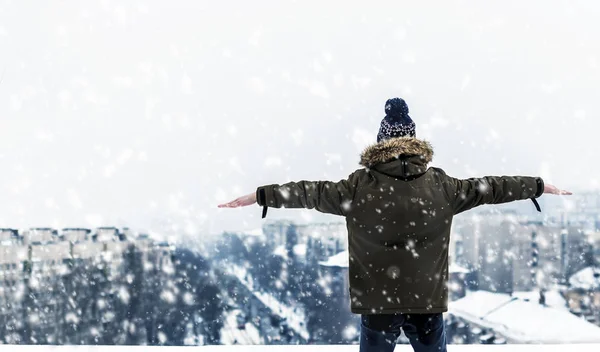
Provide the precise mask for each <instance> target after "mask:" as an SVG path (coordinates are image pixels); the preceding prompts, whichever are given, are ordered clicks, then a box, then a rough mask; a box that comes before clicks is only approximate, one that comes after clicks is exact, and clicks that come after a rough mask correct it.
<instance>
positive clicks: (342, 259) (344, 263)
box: [319, 251, 350, 268]
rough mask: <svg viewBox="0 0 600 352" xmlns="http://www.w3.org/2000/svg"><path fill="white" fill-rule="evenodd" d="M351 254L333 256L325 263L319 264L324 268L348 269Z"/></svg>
mask: <svg viewBox="0 0 600 352" xmlns="http://www.w3.org/2000/svg"><path fill="white" fill-rule="evenodd" d="M349 255H350V254H349V253H348V251H343V252H339V253H338V254H336V255H333V256H331V257H329V258H327V260H326V261H324V262H319V264H320V265H323V266H336V267H341V268H347V267H348V265H349V259H350V258H349Z"/></svg>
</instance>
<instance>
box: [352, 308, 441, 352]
mask: <svg viewBox="0 0 600 352" xmlns="http://www.w3.org/2000/svg"><path fill="white" fill-rule="evenodd" d="M401 328H402V330H404V334H405V335H406V337H407V338H408V340H409V341H410V344H411V345H412V347H413V349H414V350H415V352H446V329H445V327H444V317H443V315H442V314H441V313H439V314H368V315H362V316H361V324H360V352H392V351H393V350H394V347H396V340H397V339H398V337H400V334H401V332H400V329H401Z"/></svg>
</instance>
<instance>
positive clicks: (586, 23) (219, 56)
mask: <svg viewBox="0 0 600 352" xmlns="http://www.w3.org/2000/svg"><path fill="white" fill-rule="evenodd" d="M598 18H600V3H598V2H595V1H551V2H550V1H527V2H523V1H486V2H481V1H435V2H434V1H419V2H417V1H388V2H382V1H380V2H377V1H372V2H368V3H367V2H361V5H360V6H359V5H351V4H349V2H347V1H326V2H325V1H259V0H253V1H242V0H239V1H193V0H188V1H163V0H151V1H75V0H72V1H67V0H65V1H60V2H59V1H51V2H45V1H34V0H14V1H7V0H0V77H1V78H0V79H1V80H2V81H1V82H0V162H1V165H2V166H1V170H0V190H1V193H0V194H1V198H0V226H8V227H28V226H98V225H130V226H133V227H137V228H152V227H153V228H157V227H158V226H160V224H164V223H165V222H167V221H172V222H174V223H175V224H177V226H179V227H180V228H181V229H182V230H181V231H186V232H187V233H197V232H202V233H206V232H212V233H214V232H218V231H221V230H224V229H234V230H239V229H245V228H255V227H259V226H260V224H261V220H260V210H259V209H258V207H256V208H254V207H252V208H250V209H248V208H246V209H236V210H231V209H226V210H217V209H216V206H217V204H218V203H219V202H222V201H226V200H229V198H233V197H236V196H238V195H242V194H245V193H249V192H252V191H254V190H255V189H256V186H258V185H262V184H270V183H282V182H286V181H288V180H300V179H315V180H316V179H332V180H339V179H341V178H344V177H346V176H347V175H348V174H349V173H351V172H352V171H354V170H355V169H356V168H357V167H358V165H357V162H358V154H359V153H360V151H361V150H362V149H363V148H364V147H365V146H366V145H368V144H369V143H372V142H374V141H375V137H376V133H377V130H378V127H379V122H380V120H381V118H382V117H383V116H384V108H383V107H384V103H385V100H386V99H388V98H390V97H394V96H401V97H403V98H405V99H406V101H407V102H408V104H409V107H410V112H411V116H412V117H413V119H414V120H415V122H416V124H417V134H418V136H419V137H421V138H426V139H428V140H430V141H431V142H432V143H433V145H434V147H435V152H436V156H435V158H434V164H435V166H438V167H442V168H444V169H445V170H446V171H447V172H448V173H450V174H452V175H454V176H457V177H470V176H483V175H487V174H525V175H541V176H543V177H545V179H546V180H547V181H551V182H553V183H555V184H557V185H559V186H561V187H566V188H570V189H573V190H575V191H577V190H583V189H589V188H595V187H598V185H599V182H600V163H598V157H599V156H600V151H599V149H600V148H599V147H598V145H599V138H600V137H599V135H598V134H599V130H600V122H599V119H598V115H599V112H600V108H599V106H598V103H599V100H600V85H599V84H598V82H600V71H599V67H598V66H599V65H600V41H599V40H598V37H599V36H600V22H599V21H598ZM315 215H316V213H313V212H306V211H287V212H285V211H271V212H270V216H271V218H278V217H291V218H296V219H301V220H320V219H322V217H315ZM311 216H312V217H311ZM326 219H327V220H332V218H326Z"/></svg>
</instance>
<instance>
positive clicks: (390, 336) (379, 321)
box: [219, 98, 570, 352]
mask: <svg viewBox="0 0 600 352" xmlns="http://www.w3.org/2000/svg"><path fill="white" fill-rule="evenodd" d="M415 135H416V134H415V124H414V122H413V121H412V120H411V119H410V117H409V116H408V106H406V103H405V102H404V100H402V99H400V98H395V99H390V100H388V101H387V103H386V117H385V118H384V119H383V121H382V122H381V128H380V131H379V134H378V138H377V139H378V143H377V144H374V145H372V146H369V147H367V148H366V149H365V150H364V151H363V153H362V154H361V160H360V164H361V165H362V166H363V167H364V168H362V169H359V170H356V171H355V172H353V173H352V174H350V176H348V178H347V179H345V180H341V181H339V182H330V181H316V182H310V181H300V182H290V183H287V184H284V185H269V186H263V187H259V188H258V189H257V191H256V192H253V193H251V194H248V195H246V196H243V197H240V198H238V199H236V200H234V201H231V202H229V203H226V204H222V205H220V206H219V207H224V208H235V207H241V206H247V205H251V204H255V203H258V204H259V205H260V206H263V207H264V208H263V217H265V216H266V210H267V208H268V207H274V208H281V207H285V208H308V209H316V210H318V211H320V212H324V213H330V214H335V215H340V216H344V217H345V218H346V223H347V228H348V249H349V255H350V258H349V266H350V268H349V269H350V270H349V282H350V299H351V310H352V312H353V313H356V314H361V338H360V351H361V352H369V351H393V349H394V347H395V344H396V340H397V338H398V337H399V336H400V333H401V332H400V329H401V328H402V330H404V333H405V334H406V336H407V337H408V339H409V340H410V343H411V345H412V346H413V348H414V350H415V351H417V352H421V351H446V334H445V329H444V322H443V316H442V313H443V312H446V311H447V310H448V308H447V307H448V290H447V280H448V246H449V241H450V227H451V224H452V218H453V217H454V215H456V214H459V213H462V212H464V211H466V210H469V209H471V208H474V207H476V206H479V205H482V204H499V203H506V202H512V201H517V200H525V199H532V200H534V202H535V198H537V197H539V196H541V195H542V194H543V193H550V194H570V192H566V191H561V190H559V189H557V188H556V187H554V186H551V185H547V184H546V185H544V182H543V180H542V179H541V178H539V177H522V176H514V177H508V176H503V177H482V178H472V179H464V180H462V179H456V178H453V177H451V176H449V175H447V174H446V173H445V172H444V171H443V170H442V169H439V168H433V167H430V168H428V166H427V165H428V164H429V163H430V162H431V160H432V158H433V149H432V147H431V145H430V144H429V143H428V142H426V141H424V140H420V139H417V138H415ZM535 203H536V206H537V202H535Z"/></svg>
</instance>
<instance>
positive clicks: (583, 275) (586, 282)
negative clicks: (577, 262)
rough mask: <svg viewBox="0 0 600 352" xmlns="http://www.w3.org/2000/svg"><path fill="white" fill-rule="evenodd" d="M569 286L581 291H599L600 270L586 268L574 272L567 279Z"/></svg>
mask: <svg viewBox="0 0 600 352" xmlns="http://www.w3.org/2000/svg"><path fill="white" fill-rule="evenodd" d="M569 284H571V287H573V288H580V289H583V290H592V289H600V268H598V267H587V268H585V269H583V270H580V271H578V272H576V273H575V274H573V276H571V278H569Z"/></svg>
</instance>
